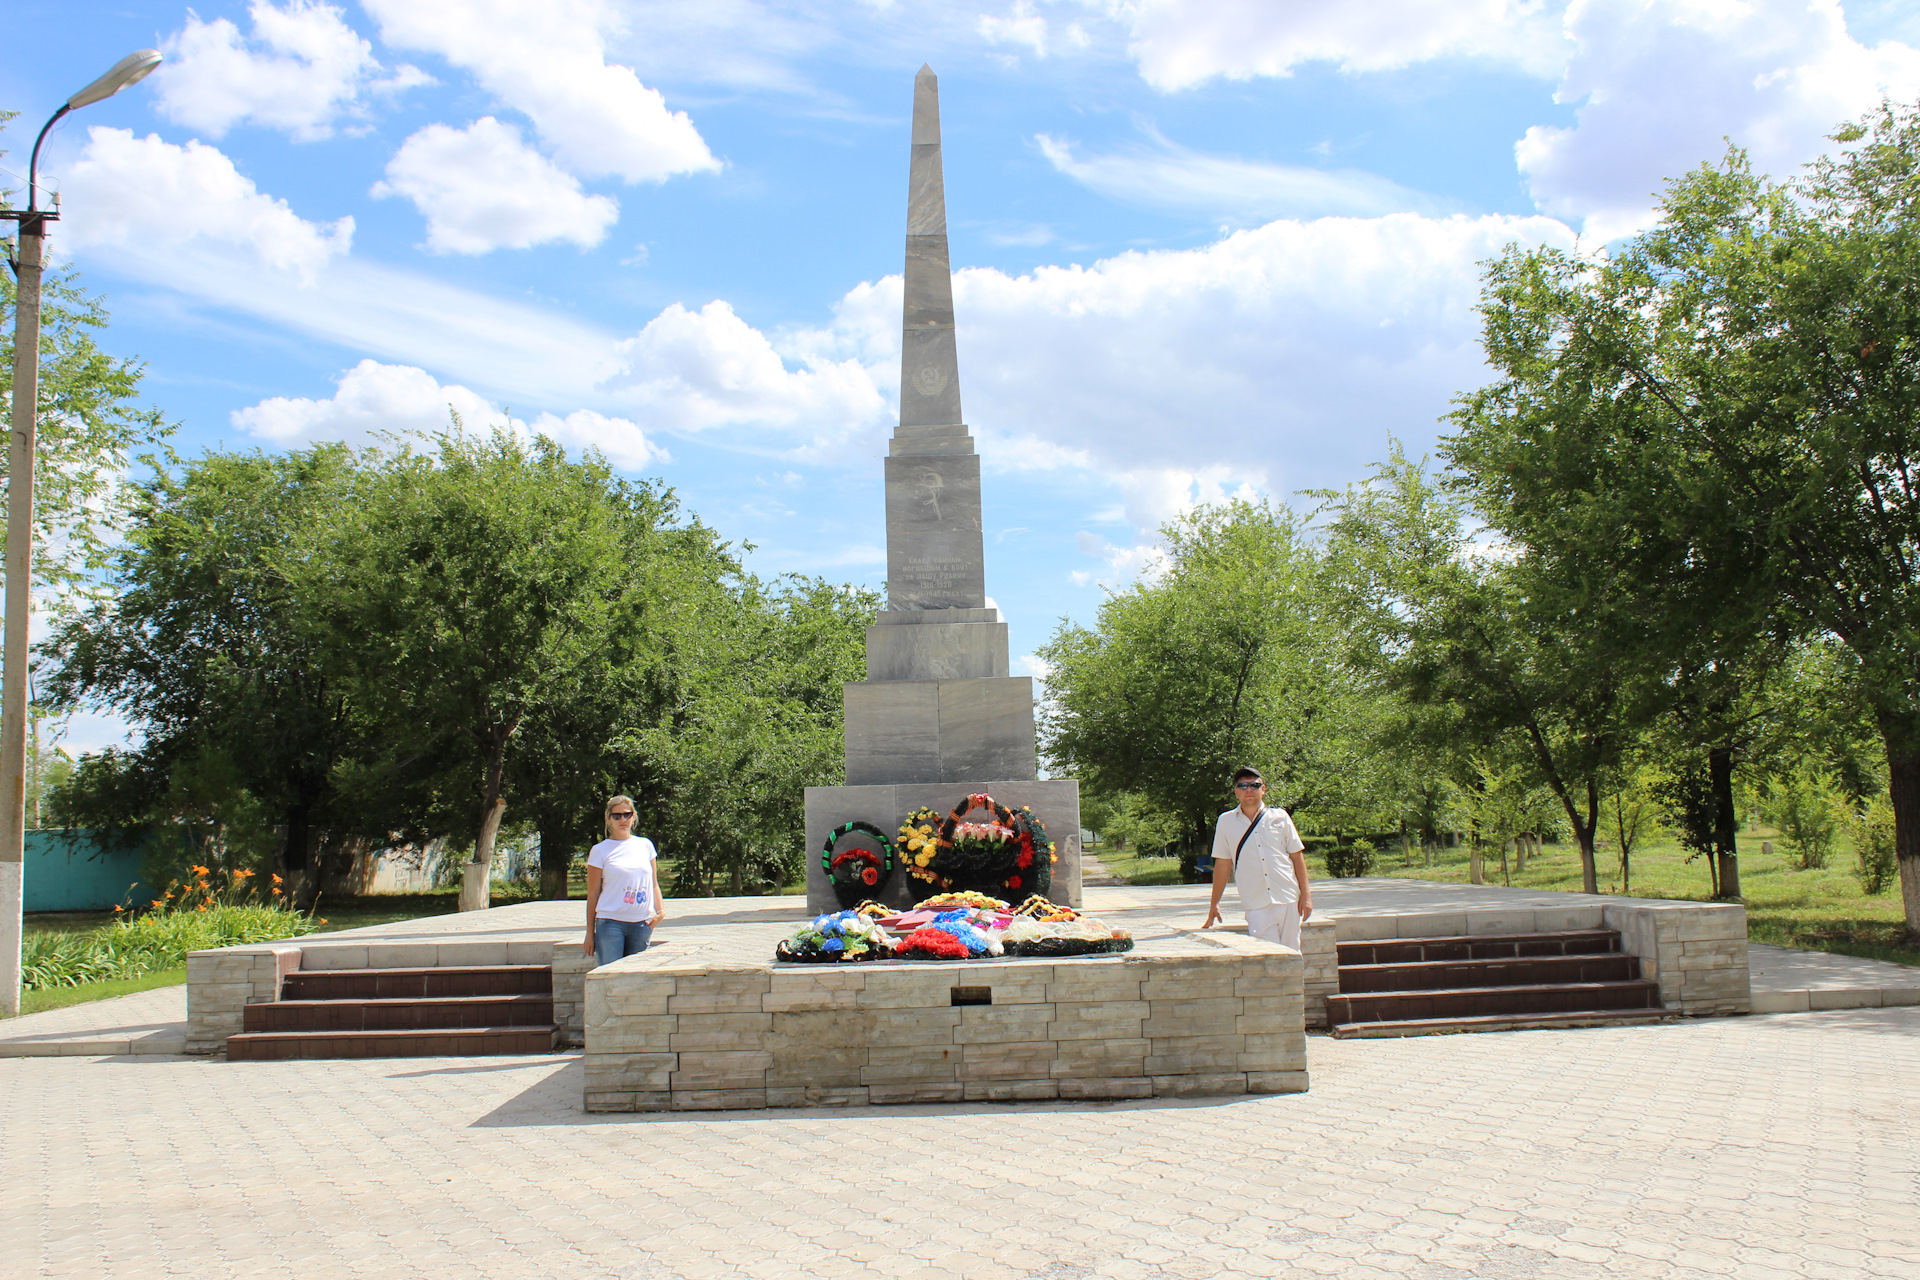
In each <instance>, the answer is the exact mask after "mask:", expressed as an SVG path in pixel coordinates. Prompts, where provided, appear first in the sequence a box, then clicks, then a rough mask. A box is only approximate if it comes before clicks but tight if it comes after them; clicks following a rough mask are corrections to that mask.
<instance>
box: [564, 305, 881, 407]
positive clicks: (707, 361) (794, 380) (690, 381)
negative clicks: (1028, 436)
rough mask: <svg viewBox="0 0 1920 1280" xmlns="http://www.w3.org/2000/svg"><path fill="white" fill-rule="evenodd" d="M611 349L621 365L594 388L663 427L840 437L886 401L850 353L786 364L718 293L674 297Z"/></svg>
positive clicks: (870, 377) (871, 378)
mask: <svg viewBox="0 0 1920 1280" xmlns="http://www.w3.org/2000/svg"><path fill="white" fill-rule="evenodd" d="M618 351H619V358H620V361H621V368H620V370H619V372H617V373H616V374H614V375H613V376H612V377H610V378H608V379H606V380H605V381H603V382H602V383H601V389H602V390H603V391H605V392H606V393H607V394H608V395H609V396H610V397H611V398H612V399H613V400H614V401H615V402H616V403H618V404H622V405H626V406H631V407H632V408H634V409H637V410H641V411H643V414H644V416H645V417H646V419H647V420H648V421H649V422H650V423H653V424H655V425H657V426H659V427H661V428H664V429H667V430H675V431H700V430H704V429H706V428H708V427H714V426H720V425H722V424H727V425H747V424H753V425H760V426H774V427H786V428H799V429H801V430H803V431H817V432H824V433H826V434H829V435H833V436H838V435H840V434H843V433H844V432H846V431H848V430H850V429H853V428H857V427H859V426H862V425H871V424H873V423H874V422H876V421H877V420H878V419H879V417H880V415H881V413H882V411H883V410H884V409H885V407H886V402H885V401H884V400H883V399H882V397H881V394H880V392H879V390H878V388H877V387H876V385H875V382H874V377H873V375H872V374H871V373H870V372H869V371H868V370H867V369H866V368H865V367H863V366H862V364H861V363H860V362H859V361H858V360H857V359H852V358H841V359H838V360H829V359H803V365H804V367H802V368H800V369H798V370H790V369H788V368H787V366H786V364H785V362H784V361H783V360H782V359H781V358H780V354H779V352H777V351H776V350H775V349H774V346H773V343H772V342H770V341H769V340H768V339H767V337H766V335H765V334H763V333H761V332H760V331H759V330H757V329H755V328H753V327H752V326H751V325H749V324H747V322H746V321H744V320H742V319H741V318H740V317H739V316H738V315H736V314H734V310H733V308H732V307H730V306H729V305H727V304H726V303H725V302H718V301H716V302H709V303H708V304H707V305H706V306H704V307H702V308H701V309H700V310H698V311H689V310H687V309H686V308H685V307H683V306H681V305H680V304H679V303H677V302H676V303H674V304H672V305H671V306H669V307H667V308H666V309H665V310H664V311H662V312H661V313H660V314H659V315H657V316H655V317H654V318H653V319H652V320H651V321H649V322H648V323H647V326H646V328H644V329H642V330H641V331H640V332H639V334H638V335H636V336H635V337H633V338H630V339H627V340H626V341H624V342H622V343H621V344H620V345H619V348H618Z"/></svg>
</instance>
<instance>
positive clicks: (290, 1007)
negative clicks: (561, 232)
mask: <svg viewBox="0 0 1920 1280" xmlns="http://www.w3.org/2000/svg"><path fill="white" fill-rule="evenodd" d="M243 1016H244V1018H245V1025H244V1027H243V1028H242V1029H243V1030H244V1031H249V1032H254V1031H267V1032H271V1031H333V1032H341V1031H426V1030H434V1029H443V1028H454V1027H461V1028H485V1027H544V1026H549V1025H551V1024H552V1022H553V997H552V996H551V995H526V996H424V997H420V998H418V999H389V1000H274V1001H271V1002H269V1003H266V1004H250V1005H248V1006H247V1007H246V1010H245V1012H244V1014H243Z"/></svg>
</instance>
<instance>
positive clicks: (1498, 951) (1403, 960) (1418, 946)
mask: <svg viewBox="0 0 1920 1280" xmlns="http://www.w3.org/2000/svg"><path fill="white" fill-rule="evenodd" d="M1619 949H1620V931H1619V930H1618V929H1568V930H1566V931H1564V932H1560V933H1485V934H1467V935H1464V936H1457V937H1449V938H1365V939H1361V940H1359V941H1355V942H1341V943H1337V944H1336V945H1335V953H1336V955H1337V957H1338V960H1339V963H1341V964H1343V965H1349V964H1408V963H1413V962H1416V961H1421V960H1498V959H1503V958H1511V957H1518V956H1571V955H1596V954H1604V953H1606V952H1610V951H1618V950H1619Z"/></svg>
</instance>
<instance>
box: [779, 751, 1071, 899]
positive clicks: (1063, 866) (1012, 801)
mask: <svg viewBox="0 0 1920 1280" xmlns="http://www.w3.org/2000/svg"><path fill="white" fill-rule="evenodd" d="M1029 742H1031V739H1029ZM1028 749H1029V750H1031V749H1032V748H1031V746H1029V748H1028ZM981 791H984V792H986V793H987V794H988V795H990V796H992V797H993V798H994V799H995V800H998V801H999V802H1000V803H1001V804H1003V805H1006V806H1007V807H1008V808H1009V809H1018V808H1020V807H1022V806H1023V805H1024V806H1025V807H1026V808H1029V809H1032V810H1033V816H1034V817H1036V818H1038V819H1040V823H1041V825H1042V826H1044V827H1045V828H1046V829H1047V838H1048V839H1049V840H1051V841H1053V844H1054V852H1055V853H1057V854H1058V855H1059V857H1060V861H1058V862H1056V863H1054V864H1053V887H1052V888H1050V889H1048V890H1047V897H1048V898H1050V899H1052V900H1053V901H1054V902H1059V903H1064V904H1066V905H1067V906H1070V907H1077V906H1079V905H1080V784H1079V783H1078V782H1075V781H1074V780H1073V779H1071V778H1049V779H1042V780H1038V781H1036V780H1035V779H1032V778H1026V779H1020V778H1007V779H1002V780H1000V781H997V782H909V783H892V784H887V783H879V784H874V785H871V786H864V787H808V788H807V795H806V804H807V910H809V911H812V912H814V913H816V914H818V913H819V912H822V911H838V910H840V900H839V899H838V898H836V897H834V896H833V885H832V884H831V883H829V881H828V880H827V875H826V872H824V871H822V870H821V869H820V846H821V845H823V844H825V843H826V840H827V834H828V833H829V832H831V831H832V830H833V829H834V828H835V827H838V826H841V825H843V824H845V823H848V822H852V821H855V820H856V819H857V820H859V821H862V822H871V823H873V825H875V826H876V827H879V828H880V829H881V830H882V831H884V832H886V833H887V836H888V838H889V839H891V838H892V837H893V836H894V835H895V834H896V833H898V832H899V830H900V824H901V823H903V822H905V821H906V820H907V815H908V814H909V813H912V812H913V811H914V810H915V809H922V808H925V809H932V810H933V811H934V812H936V813H938V814H940V815H942V816H943V817H944V816H945V815H946V814H947V812H948V811H949V810H951V809H952V808H953V806H955V805H956V804H959V803H960V802H961V801H962V800H964V799H966V798H967V797H968V796H970V795H974V794H976V793H978V792H981ZM848 839H849V840H858V839H860V837H858V836H849V837H848ZM903 853H904V850H900V849H896V850H895V856H894V872H893V878H892V879H890V880H889V881H887V883H886V884H885V885H884V886H883V891H882V892H879V893H876V894H873V895H872V896H873V897H874V898H875V899H876V900H877V901H881V902H885V903H887V904H889V905H890V906H896V907H902V908H904V907H910V906H912V905H913V899H914V894H915V890H916V887H917V888H919V889H925V888H926V885H925V882H924V881H918V880H913V879H911V878H909V877H908V875H907V873H906V869H905V868H904V867H903V866H901V865H900V864H901V863H902V862H904V861H905V859H904V857H903V856H902V854H903ZM921 896H923V897H924V896H925V894H924V893H923V894H921ZM1006 896H1007V897H1008V898H1009V899H1011V900H1013V901H1014V902H1018V901H1019V900H1020V899H1022V898H1025V897H1026V896H1027V895H1026V894H1025V893H1015V892H1013V891H1011V890H1009V891H1008V892H1007V894H1006Z"/></svg>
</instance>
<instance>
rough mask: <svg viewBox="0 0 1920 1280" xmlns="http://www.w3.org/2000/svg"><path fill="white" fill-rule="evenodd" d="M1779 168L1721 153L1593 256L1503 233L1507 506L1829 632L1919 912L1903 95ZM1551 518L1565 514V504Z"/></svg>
mask: <svg viewBox="0 0 1920 1280" xmlns="http://www.w3.org/2000/svg"><path fill="white" fill-rule="evenodd" d="M1835 140H1836V141H1837V142H1838V143H1840V144H1841V145H1840V147H1839V148H1838V150H1837V152H1836V153H1835V154H1832V155H1829V156H1826V157H1823V158H1822V159H1820V160H1818V161H1816V162H1815V163H1814V164H1813V165H1811V166H1810V167H1809V168H1808V169H1807V170H1806V171H1805V172H1804V174H1803V175H1802V176H1801V178H1800V179H1799V180H1798V181H1797V182H1794V183H1790V184H1788V183H1777V182H1773V181H1771V180H1769V179H1767V178H1765V177H1763V176H1760V175H1757V174H1755V173H1754V172H1753V171H1752V169H1751V167H1750V166H1749V164H1748V162H1747V159H1746V157H1745V155H1744V153H1742V152H1740V151H1739V150H1738V149H1732V150H1730V151H1729V153H1728V155H1727V157H1726V159H1725V161H1724V162H1723V163H1722V164H1721V165H1720V166H1718V167H1717V168H1715V167H1704V166H1703V167H1702V168H1700V169H1698V170H1696V171H1694V172H1693V173H1691V174H1688V175H1687V176H1686V177H1685V178H1683V179H1681V180H1679V181H1676V182H1674V183H1673V184H1671V185H1670V187H1669V189H1668V191H1667V194H1666V198H1665V201H1664V204H1663V210H1662V213H1663V216H1662V221H1661V223H1660V224H1659V225H1658V226H1657V227H1655V228H1654V229H1653V230H1651V231H1649V232H1647V233H1646V234H1644V235H1642V236H1640V237H1638V238H1636V239H1635V240H1633V241H1632V242H1630V243H1628V244H1627V245H1625V246H1624V247H1622V248H1621V249H1620V250H1619V251H1618V252H1616V253H1614V254H1612V255H1611V256H1609V257H1606V258H1593V257H1586V256H1575V255H1568V254H1561V253H1556V252H1553V251H1548V250H1541V251H1534V252H1527V253H1523V252H1519V251H1514V252H1510V253H1509V254H1508V255H1507V256H1506V257H1505V258H1504V259H1502V260H1501V261H1500V262H1499V263H1498V264H1496V265H1495V268H1494V270H1493V272H1492V273H1491V274H1490V277H1489V284H1488V299H1489V306H1488V308H1487V310H1488V330H1489V334H1490V335H1491V340H1490V343H1489V354H1490V358H1492V359H1493V362H1494V363H1495V365H1496V367H1498V368H1501V369H1502V371H1503V373H1504V374H1506V375H1507V376H1506V377H1505V379H1504V380H1503V385H1506V386H1508V387H1510V388H1511V389H1512V390H1513V391H1514V393H1515V399H1514V401H1513V404H1512V406H1511V411H1510V412H1507V413H1505V414H1504V415H1502V416H1503V418H1504V423H1503V425H1504V430H1503V432H1502V439H1501V442H1500V444H1499V447H1497V448H1486V449H1483V450H1482V451H1481V453H1480V459H1479V462H1478V463H1477V464H1476V465H1475V467H1474V469H1475V470H1476V472H1477V473H1479V474H1481V475H1483V476H1486V477H1489V478H1491V477H1495V476H1498V477H1500V480H1499V483H1500V484H1501V486H1502V488H1503V491H1504V493H1505V494H1506V497H1507V509H1508V511H1509V512H1510V513H1511V519H1510V521H1509V523H1508V524H1507V526H1506V527H1509V528H1518V529H1520V530H1522V531H1523V537H1524V540H1525V541H1527V542H1528V544H1529V545H1532V544H1533V542H1534V540H1535V538H1536V537H1537V538H1539V539H1541V540H1554V539H1559V540H1562V541H1573V542H1578V543H1580V544H1581V545H1583V546H1586V547H1587V548H1589V549H1590V550H1591V551H1592V552H1593V554H1592V555H1591V556H1590V558H1589V560H1588V563H1589V564H1591V565H1601V564H1605V563H1608V561H1607V560H1606V559H1604V558H1603V557H1601V556H1600V555H1599V554H1598V553H1599V550H1600V549H1601V548H1603V547H1604V545H1605V539H1611V541H1612V543H1613V545H1614V546H1615V547H1616V548H1618V549H1619V553H1620V554H1619V555H1618V557H1615V558H1613V559H1612V561H1611V564H1612V566H1613V569H1614V570H1615V571H1618V572H1623V573H1627V574H1629V575H1631V574H1633V573H1634V572H1635V569H1636V566H1640V565H1646V564H1654V565H1666V566H1668V567H1669V568H1670V570H1671V571H1672V572H1674V573H1676V574H1683V575H1688V576H1691V577H1692V578H1694V579H1695V580H1696V585H1695V586H1694V588H1693V589H1692V590H1690V591H1689V592H1688V593H1687V594H1688V597H1689V598H1690V599H1692V600H1693V601H1695V602H1696V604H1697V610H1698V611H1697V612H1695V613H1694V614H1692V615H1691V616H1692V617H1693V618H1695V619H1699V618H1701V617H1702V615H1703V614H1704V615H1724V614H1726V613H1727V612H1729V611H1732V610H1739V609H1748V608H1761V609H1767V608H1777V609H1778V610H1779V611H1780V613H1781V614H1782V616H1783V617H1784V618H1785V619H1786V620H1787V621H1788V622H1789V623H1790V625H1791V626H1792V628H1793V629H1794V630H1795V631H1797V632H1799V633H1802V634H1807V635H1814V636H1819V635H1830V636H1833V637H1835V638H1837V639H1838V640H1839V641H1840V642H1841V643H1842V644H1844V645H1845V646H1846V647H1847V648H1848V649H1849V650H1850V651H1851V652H1852V654H1853V655H1854V657H1855V659H1856V660H1857V662H1858V664H1859V676H1860V687H1861V690H1862V694H1863V697H1864V698H1865V701H1866V703H1867V705H1868V706H1869V707H1870V709H1871V712H1872V715H1873V717H1874V720H1875V722H1876V724H1877V725H1878V728H1879V731H1880V734H1881V736H1882V738H1883V740H1884V742H1885V747H1886V756H1887V765H1888V771H1889V779H1890V781H1889V791H1890V797H1891V800H1892V803H1893V808H1894V812H1895V814H1896V818H1897V826H1898V837H1897V845H1898V851H1899V861H1900V875H1901V885H1902V896H1903V900H1904V906H1905V913H1906V920H1907V927H1908V929H1909V931H1910V932H1912V933H1915V934H1916V935H1920V557H1917V556H1916V554H1915V550H1914V549H1915V547H1917V546H1920V492H1916V489H1915V471H1914V464H1913V460H1914V458H1915V456H1916V452H1917V450H1916V436H1915V432H1916V422H1920V413H1917V411H1920V362H1916V360H1915V358H1914V356H1915V353H1916V352H1920V112H1917V111H1916V110H1915V109H1914V108H1913V107H1908V106H1892V105H1888V106H1884V107H1882V108H1881V109H1880V110H1879V111H1877V112H1875V113H1874V114H1873V115H1871V116H1870V117H1869V118H1868V119H1867V120H1866V121H1865V122H1863V123H1862V124H1859V125H1852V126H1848V127H1846V128H1843V129H1842V130H1841V131H1840V132H1839V133H1838V134H1836V135H1835ZM1573 526H1582V527H1581V528H1573Z"/></svg>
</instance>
